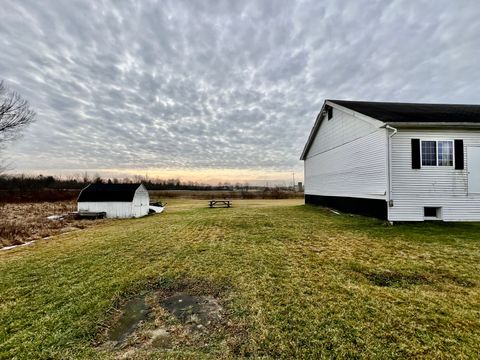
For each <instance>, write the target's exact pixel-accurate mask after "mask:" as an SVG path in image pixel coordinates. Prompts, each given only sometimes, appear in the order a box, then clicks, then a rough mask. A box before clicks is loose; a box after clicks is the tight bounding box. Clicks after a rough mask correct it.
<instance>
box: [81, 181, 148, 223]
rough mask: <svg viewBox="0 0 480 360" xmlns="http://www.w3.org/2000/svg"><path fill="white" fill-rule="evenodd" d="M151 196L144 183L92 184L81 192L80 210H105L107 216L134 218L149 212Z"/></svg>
mask: <svg viewBox="0 0 480 360" xmlns="http://www.w3.org/2000/svg"><path fill="white" fill-rule="evenodd" d="M149 203H150V197H149V195H148V191H147V189H146V188H145V186H143V185H142V184H90V185H88V186H87V187H86V188H85V189H83V190H82V191H81V192H80V195H79V196H78V200H77V209H78V211H79V212H82V211H85V212H105V213H106V214H107V215H106V216H107V218H132V217H142V216H145V215H147V214H148V207H149Z"/></svg>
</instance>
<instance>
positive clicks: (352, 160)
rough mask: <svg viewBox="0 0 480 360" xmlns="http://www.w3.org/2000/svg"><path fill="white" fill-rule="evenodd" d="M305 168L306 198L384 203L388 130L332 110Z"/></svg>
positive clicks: (314, 142)
mask: <svg viewBox="0 0 480 360" xmlns="http://www.w3.org/2000/svg"><path fill="white" fill-rule="evenodd" d="M304 166H305V194H307V195H321V196H342V197H356V198H371V199H386V192H387V183H388V182H387V130H386V129H380V128H378V127H376V126H374V125H372V124H370V123H368V122H366V121H363V120H361V119H357V118H355V117H353V116H351V115H349V114H346V113H344V112H343V111H341V110H337V109H335V108H334V109H333V118H332V119H331V120H327V119H324V120H323V121H322V123H321V124H320V127H319V129H318V132H317V134H316V136H315V139H314V140H313V143H312V145H311V147H310V149H309V152H308V154H307V156H306V159H305V163H304Z"/></svg>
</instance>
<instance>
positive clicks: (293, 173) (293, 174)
mask: <svg viewBox="0 0 480 360" xmlns="http://www.w3.org/2000/svg"><path fill="white" fill-rule="evenodd" d="M292 176H293V191H295V171H293V172H292Z"/></svg>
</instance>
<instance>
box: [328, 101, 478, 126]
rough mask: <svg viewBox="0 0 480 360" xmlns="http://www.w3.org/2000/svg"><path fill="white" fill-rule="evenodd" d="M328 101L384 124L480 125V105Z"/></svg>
mask: <svg viewBox="0 0 480 360" xmlns="http://www.w3.org/2000/svg"><path fill="white" fill-rule="evenodd" d="M327 101H330V102H332V103H335V104H338V105H340V106H344V107H346V108H348V109H351V110H354V111H356V112H359V113H361V114H364V115H367V116H370V117H372V118H374V119H377V120H380V121H384V122H406V123H415V122H420V123H430V122H445V123H480V105H460V104H415V103H395V102H370V101H346V100H327Z"/></svg>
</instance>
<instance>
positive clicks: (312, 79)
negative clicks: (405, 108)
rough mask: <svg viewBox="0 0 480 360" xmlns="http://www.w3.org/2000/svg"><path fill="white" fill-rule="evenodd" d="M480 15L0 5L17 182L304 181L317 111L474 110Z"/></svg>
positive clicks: (180, 4)
mask: <svg viewBox="0 0 480 360" xmlns="http://www.w3.org/2000/svg"><path fill="white" fill-rule="evenodd" d="M479 17H480V3H479V2H478V1H474V0H472V1H469V0H457V1H450V0H445V1H442V0H436V1H429V0H425V1H410V0H405V1H373V0H372V1H370V0H362V1H356V0H355V1H338V0H326V1H318V0H314V1H280V0H271V1H266V0H265V1H262V0H260V1H258V0H254V1H235V0H231V1H179V0H174V1H135V2H133V1H107V0H105V1H96V0H95V1H93V0H92V1H60V0H59V1H36V0H35V1H34V0H32V1H17V0H15V1H13V0H12V1H8V0H7V1H2V4H1V9H0V48H1V49H2V50H1V52H0V78H3V79H4V80H5V81H6V83H7V85H8V86H10V87H11V88H13V89H15V90H17V91H18V92H20V93H21V94H22V95H24V97H26V98H27V99H29V100H30V102H31V104H32V106H33V107H34V108H35V110H36V111H37V113H38V121H37V122H36V123H35V124H34V125H33V126H31V127H30V128H29V129H28V130H27V131H26V133H25V136H24V137H23V138H22V139H21V140H20V141H18V142H17V143H15V144H13V145H11V146H10V147H9V149H8V152H7V153H6V154H4V155H6V156H8V157H9V158H10V159H12V160H13V163H14V166H15V168H16V169H17V170H21V171H28V170H33V169H45V170H51V171H58V170H68V169H91V168H94V169H139V170H141V169H152V168H153V169H163V168H169V169H192V170H195V169H222V168H223V169H239V170H242V169H243V170H245V171H248V170H257V171H263V170H265V171H267V170H268V171H290V170H292V169H296V170H297V171H301V170H300V169H301V163H300V162H299V160H298V157H299V155H300V153H301V150H302V147H303V144H304V142H305V140H306V137H307V136H308V133H309V130H310V128H311V126H312V123H313V121H314V118H315V116H316V114H317V112H318V111H319V109H320V106H321V104H322V102H323V100H324V98H343V99H363V100H378V101H382V100H383V101H422V102H457V103H479V102H480V93H479V92H478V89H479V88H480V67H479V66H478V61H479V60H480V22H479V21H478V18H479Z"/></svg>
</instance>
